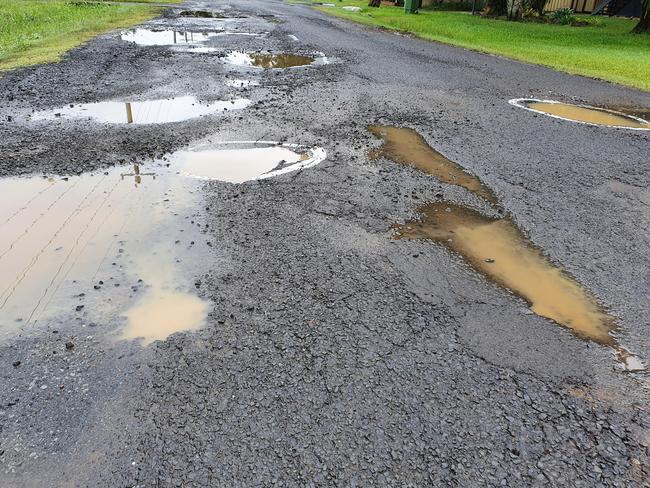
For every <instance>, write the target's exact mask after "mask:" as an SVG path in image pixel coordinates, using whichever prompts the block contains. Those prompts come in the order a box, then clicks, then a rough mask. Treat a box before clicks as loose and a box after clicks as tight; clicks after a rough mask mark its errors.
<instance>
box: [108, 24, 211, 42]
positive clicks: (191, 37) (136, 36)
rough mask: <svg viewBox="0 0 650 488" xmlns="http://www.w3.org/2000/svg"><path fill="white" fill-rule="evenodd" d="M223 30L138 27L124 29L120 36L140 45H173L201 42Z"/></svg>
mask: <svg viewBox="0 0 650 488" xmlns="http://www.w3.org/2000/svg"><path fill="white" fill-rule="evenodd" d="M220 32H221V31H210V32H193V31H177V30H172V29H145V28H142V27H138V28H137V29H131V30H127V31H123V32H122V33H121V34H120V38H121V39H122V40H123V41H126V42H132V43H134V44H137V45H139V46H173V45H177V44H199V43H202V42H205V41H207V40H208V39H210V38H212V37H215V36H217V35H219V33H220Z"/></svg>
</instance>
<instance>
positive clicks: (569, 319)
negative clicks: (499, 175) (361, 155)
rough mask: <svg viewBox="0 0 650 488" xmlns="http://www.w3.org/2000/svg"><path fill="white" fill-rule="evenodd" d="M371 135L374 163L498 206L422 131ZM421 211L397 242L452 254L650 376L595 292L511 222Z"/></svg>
mask: <svg viewBox="0 0 650 488" xmlns="http://www.w3.org/2000/svg"><path fill="white" fill-rule="evenodd" d="M369 130H370V131H371V132H372V133H373V134H375V135H376V136H378V137H380V138H382V139H383V140H384V145H383V146H381V147H380V148H379V150H378V151H375V152H374V154H372V155H371V157H374V158H376V157H379V156H382V157H385V158H387V159H390V160H392V161H394V162H396V163H399V164H405V165H411V166H414V167H416V168H418V169H420V170H421V171H422V172H424V173H426V174H429V175H433V176H435V177H437V178H438V179H440V180H441V181H443V182H445V183H451V184H458V185H460V186H463V187H464V188H466V189H468V190H469V191H471V192H473V193H475V194H476V195H478V196H481V197H483V198H485V199H487V200H489V201H490V202H492V203H493V204H494V203H498V202H496V198H495V197H494V195H493V193H492V192H491V191H490V190H489V189H487V188H486V187H485V186H484V185H483V184H482V183H481V182H480V181H479V180H478V179H477V178H475V177H473V176H471V175H469V174H467V173H465V172H464V171H463V170H462V168H461V167H460V166H458V165H457V164H456V163H454V162H451V161H449V160H447V159H446V158H445V157H444V156H442V155H440V153H438V152H437V151H435V150H434V149H433V148H431V147H429V146H428V145H427V144H426V142H425V141H424V139H423V138H422V137H421V136H420V135H419V134H417V132H415V131H413V130H411V129H401V128H396V127H381V126H371V127H369ZM418 212H419V214H420V219H418V220H415V221H410V222H406V223H404V224H395V225H393V229H394V231H395V235H394V237H395V238H396V239H426V240H430V241H433V242H436V243H439V244H441V245H443V246H445V247H447V248H449V249H450V250H452V251H453V252H455V253H457V254H458V255H460V256H461V257H462V258H463V259H464V260H465V261H466V262H467V263H468V264H469V265H470V266H471V267H472V268H473V269H474V270H476V271H477V272H479V273H480V274H482V275H483V276H484V277H486V278H487V279H489V280H490V281H492V282H493V283H496V284H497V285H499V286H500V287H502V288H505V289H507V290H509V291H511V292H512V293H514V294H515V295H517V296H519V297H520V298H522V299H524V300H525V301H526V302H527V303H528V305H529V307H530V310H531V311H532V312H534V313H535V314H537V315H539V316H541V317H545V318H547V319H550V320H552V321H554V322H555V323H557V324H559V325H561V326H563V327H566V328H568V329H570V330H571V331H573V332H574V333H575V334H576V335H577V336H578V337H580V338H582V339H586V340H590V341H594V342H597V343H599V344H603V345H606V346H610V347H612V348H613V349H614V351H615V352H616V359H617V360H618V361H619V362H620V363H621V364H622V366H623V367H624V368H625V369H627V370H629V371H638V370H642V369H645V366H644V365H643V363H642V362H641V361H640V359H639V358H638V357H636V356H634V355H633V354H631V353H630V352H629V351H628V350H627V349H625V348H624V347H623V346H621V345H620V344H619V343H618V342H617V340H616V338H615V336H614V335H613V333H614V332H615V331H616V330H617V329H618V325H617V323H616V319H615V318H614V317H613V316H611V315H610V314H609V313H607V311H606V310H605V309H604V307H603V306H602V305H601V304H600V303H599V302H598V300H597V299H596V298H595V297H594V295H593V294H592V293H591V292H589V290H587V289H585V288H584V287H583V286H582V285H580V283H578V282H577V281H576V280H575V279H573V278H572V277H571V276H570V275H569V274H568V273H566V272H565V271H564V270H563V269H562V268H560V267H559V266H556V265H555V264H553V263H552V262H551V261H550V260H549V259H548V258H547V257H546V256H545V255H544V253H543V252H542V251H541V250H540V249H539V248H537V247H536V246H535V245H534V244H533V243H532V242H531V241H530V240H529V239H528V238H527V237H526V236H525V235H524V234H523V232H522V231H521V230H520V229H519V228H518V227H517V225H516V224H515V223H514V222H513V221H512V220H511V219H509V218H497V219H493V218H490V217H486V216H485V215H483V214H481V213H480V212H478V211H476V210H473V209H471V208H468V207H465V206H462V205H457V204H452V203H448V202H444V201H443V202H434V203H427V204H425V205H423V206H421V207H419V208H418Z"/></svg>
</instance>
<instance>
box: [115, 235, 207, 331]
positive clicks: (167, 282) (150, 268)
mask: <svg viewBox="0 0 650 488" xmlns="http://www.w3.org/2000/svg"><path fill="white" fill-rule="evenodd" d="M165 254H167V256H164V255H165ZM161 255H162V256H161ZM176 257H177V256H176V253H170V252H169V250H168V249H166V248H165V246H164V245H162V246H161V245H158V246H154V247H153V248H152V249H151V254H150V255H147V256H143V257H142V258H141V259H140V260H139V261H138V262H137V263H136V264H135V268H136V273H137V275H138V276H139V277H140V279H142V280H143V282H144V283H146V290H145V294H144V296H143V297H142V298H140V299H139V300H138V301H137V302H136V303H135V305H134V306H133V307H131V308H130V309H128V310H127V311H126V312H124V314H123V315H124V316H125V317H126V319H127V324H126V327H125V328H124V330H123V332H122V335H121V337H122V338H124V339H142V342H143V343H144V344H149V343H151V342H153V341H155V340H162V339H165V338H166V337H168V336H169V335H171V334H173V333H174V332H178V331H181V330H183V331H192V330H197V329H199V328H201V327H202V326H203V325H205V319H206V317H207V314H208V311H209V304H208V302H206V301H205V300H202V299H200V298H199V297H197V296H196V295H193V294H191V293H188V292H187V291H186V289H185V288H183V287H181V286H179V285H178V276H179V275H180V273H179V272H178V270H176V269H174V267H172V266H166V267H163V266H161V265H160V263H161V261H163V262H173V260H174V258H176ZM161 258H162V259H161Z"/></svg>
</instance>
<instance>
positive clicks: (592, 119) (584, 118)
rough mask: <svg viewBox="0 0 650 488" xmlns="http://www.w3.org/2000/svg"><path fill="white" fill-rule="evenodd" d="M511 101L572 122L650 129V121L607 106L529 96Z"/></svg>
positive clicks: (513, 103)
mask: <svg viewBox="0 0 650 488" xmlns="http://www.w3.org/2000/svg"><path fill="white" fill-rule="evenodd" d="M509 102H510V104H512V105H514V106H516V107H520V108H524V109H526V110H530V111H533V112H536V113H539V114H543V115H548V116H550V117H554V118H557V119H562V120H568V121H571V122H581V123H584V124H589V125H599V126H606V127H616V128H624V129H635V130H650V122H649V121H647V120H644V119H642V118H640V117H637V116H635V115H630V114H627V113H623V112H619V111H616V110H611V109H607V108H599V107H590V106H588V105H573V104H570V103H563V102H557V101H554V100H537V99H527V98H516V99H513V100H510V101H509Z"/></svg>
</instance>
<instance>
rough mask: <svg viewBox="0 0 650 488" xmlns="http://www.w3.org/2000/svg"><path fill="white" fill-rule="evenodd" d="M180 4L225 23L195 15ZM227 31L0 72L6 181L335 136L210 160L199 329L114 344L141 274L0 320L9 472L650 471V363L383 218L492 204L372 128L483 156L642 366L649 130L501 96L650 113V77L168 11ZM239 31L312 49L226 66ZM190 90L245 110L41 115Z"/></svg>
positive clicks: (33, 478) (496, 184)
mask: <svg viewBox="0 0 650 488" xmlns="http://www.w3.org/2000/svg"><path fill="white" fill-rule="evenodd" d="M188 8H193V9H200V8H203V9H208V10H212V11H220V12H222V13H224V14H225V15H226V17H228V18H227V19H225V20H224V19H194V18H186V17H180V16H179V13H180V11H181V10H183V9H188ZM217 25H218V26H219V27H218V30H223V29H226V30H228V29H230V30H231V31H232V32H238V34H232V32H231V34H228V35H214V36H205V37H206V38H205V39H203V38H201V42H200V46H201V47H203V48H206V49H195V48H188V49H185V48H184V46H170V45H139V44H136V43H133V42H129V41H128V40H125V39H122V38H121V35H120V33H119V32H113V33H111V34H107V35H104V36H101V37H98V38H96V39H95V40H93V41H91V42H89V43H88V44H86V45H84V46H82V47H80V48H78V49H75V50H73V51H72V52H70V53H69V54H67V55H66V56H65V57H64V59H63V60H62V61H61V62H60V63H56V64H51V65H44V66H37V67H33V68H27V69H21V70H17V71H13V72H10V73H7V74H4V75H3V76H2V78H0V146H2V151H0V175H2V176H3V177H15V176H20V175H37V176H39V178H40V175H43V174H45V175H48V176H50V177H52V178H53V179H52V181H54V180H56V181H60V179H61V178H62V177H67V178H69V182H70V181H76V180H74V178H76V177H77V176H75V175H78V174H80V173H84V174H85V173H93V174H94V175H97V176H98V177H100V178H101V177H102V175H104V172H106V173H109V176H110V175H112V173H110V170H111V168H113V167H114V166H116V165H125V164H128V165H131V164H133V163H142V164H146V162H147V161H154V162H155V161H158V164H159V167H161V168H162V167H164V163H165V162H166V161H167V160H165V159H162V158H164V157H167V158H170V157H172V156H169V155H170V154H172V155H173V153H174V151H177V150H179V149H187V148H190V149H192V148H194V147H196V146H197V145H201V144H214V143H215V142H219V141H259V140H265V141H281V142H286V143H288V144H298V145H300V146H301V147H306V148H322V149H324V150H325V152H326V153H327V157H326V159H325V160H324V161H322V162H320V164H317V165H315V166H313V167H310V168H305V169H303V170H299V171H293V172H288V173H286V174H282V175H279V176H277V177H276V178H269V179H265V180H259V181H248V182H245V183H241V184H236V183H235V184H233V183H228V182H223V181H214V180H213V181H203V180H201V181H200V183H199V184H198V186H197V189H195V190H194V191H193V193H192V195H193V197H192V198H195V199H196V200H195V201H193V202H194V203H192V206H190V207H189V208H185V209H184V210H185V211H186V214H183V215H185V216H187V219H188V222H189V221H190V220H189V219H191V222H192V226H190V227H192V228H197V229H199V230H194V231H191V232H194V233H195V234H196V236H198V237H196V242H197V246H198V243H199V239H200V240H201V243H202V247H201V249H200V250H197V251H196V252H192V251H188V252H185V254H182V253H181V254H182V256H184V259H177V261H179V262H180V261H183V262H185V261H187V262H191V261H192V260H194V261H193V263H194V264H192V265H191V266H190V265H188V266H187V267H186V268H182V270H181V271H182V272H181V273H180V274H179V275H178V276H177V278H174V279H175V280H177V281H178V283H188V284H189V289H191V290H192V294H193V296H196V297H199V298H200V299H201V300H203V301H204V302H205V303H209V311H208V315H207V319H206V321H205V325H204V326H203V327H202V328H200V329H198V330H194V331H184V332H179V333H176V334H173V335H171V336H169V337H168V338H166V339H164V340H159V341H150V342H149V343H143V342H142V341H137V340H130V339H124V338H122V337H123V336H122V335H120V334H121V331H123V327H124V317H123V316H122V315H121V314H120V310H121V308H120V307H121V304H126V303H127V302H129V300H137V299H138V298H139V297H140V295H139V294H140V293H142V291H141V290H139V288H138V286H139V283H141V282H140V281H138V280H137V278H138V276H140V275H136V276H134V277H133V278H132V281H129V282H128V283H127V282H122V285H123V286H120V287H118V286H111V287H108V286H105V285H104V283H103V282H102V284H101V285H100V284H96V285H95V286H87V285H86V284H85V283H83V282H82V281H75V280H73V281H70V280H68V281H70V282H69V283H68V282H66V285H65V286H67V287H68V288H66V290H70V291H69V292H67V291H66V293H67V295H65V296H66V297H67V298H65V297H64V298H65V299H66V300H68V301H70V300H71V303H72V305H70V306H69V307H68V305H67V303H68V302H66V301H65V300H64V299H63V298H62V299H61V300H63V301H60V302H59V301H58V299H56V298H55V299H54V301H53V303H56V302H58V303H61V304H64V306H62V307H63V308H62V309H61V310H58V311H57V312H56V313H52V314H51V315H50V316H49V318H47V319H41V320H39V321H37V322H36V323H33V322H30V321H29V320H27V321H22V322H21V321H18V322H16V320H13V319H12V320H11V321H9V320H3V323H2V341H1V342H0V358H1V359H2V362H3V366H2V368H1V370H0V371H1V373H0V375H1V377H2V380H1V382H0V401H1V405H0V469H1V470H2V471H0V485H1V486H3V487H64V486H74V487H85V486H88V487H116V488H117V487H135V486H137V487H145V486H155V487H172V486H173V487H176V486H180V487H217V486H227V487H231V486H246V487H250V486H296V487H303V486H345V487H352V486H359V487H365V486H391V487H398V486H399V487H407V486H411V487H420V486H459V487H474V486H476V487H478V486H510V487H522V486H570V487H594V486H621V487H641V486H650V456H649V453H650V451H649V449H650V413H649V412H648V409H649V408H650V407H649V405H650V389H649V387H648V384H649V381H650V379H649V378H648V376H647V373H646V372H644V371H641V372H636V373H633V372H627V371H623V370H622V368H621V364H620V363H619V362H617V361H616V358H615V357H614V352H613V350H612V348H610V347H606V346H603V345H600V344H597V343H594V342H590V341H586V340H582V339H580V338H578V337H576V336H575V335H574V334H573V333H572V332H571V331H570V330H568V329H567V328H564V327H560V326H558V325H557V324H556V323H554V322H552V321H551V320H547V319H544V318H542V317H540V316H538V315H536V314H534V313H531V311H530V310H529V308H528V305H527V303H526V302H525V301H524V300H522V299H521V298H519V297H517V296H515V295H514V294H513V293H510V292H508V291H507V290H504V289H503V288H502V287H499V286H498V285H496V284H495V283H493V282H491V281H489V280H488V279H486V278H485V277H484V276H482V275H480V274H478V273H477V272H475V271H474V270H473V269H472V268H471V267H470V266H469V265H468V264H467V263H466V262H465V261H464V260H463V259H462V258H461V257H460V256H458V255H457V254H455V253H454V252H452V251H450V250H449V249H447V248H446V247H444V246H441V245H439V244H435V243H433V242H429V241H426V240H412V241H409V240H404V239H401V240H395V239H393V238H392V236H393V231H392V230H391V226H392V225H393V224H395V223H401V222H405V221H407V220H412V219H414V218H417V215H418V214H417V208H418V206H420V205H421V204H422V203H424V202H427V201H441V200H444V201H447V202H455V203H458V204H463V205H470V206H473V207H474V208H476V209H478V210H481V211H483V212H485V213H486V214H489V212H490V211H491V210H490V208H489V206H488V205H486V204H485V202H482V201H480V199H478V198H477V197H476V195H473V194H471V193H470V192H468V191H466V190H464V189H463V188H460V187H458V186H455V185H449V184H444V183H442V182H440V181H439V180H438V179H436V178H434V177H432V176H429V175H426V174H423V173H421V172H419V171H418V170H416V169H414V168H409V167H405V166H401V165H398V164H395V163H394V162H391V161H389V160H388V159H386V158H378V159H376V160H372V159H371V158H370V157H369V151H371V150H372V149H373V148H375V147H377V146H378V144H379V140H378V139H376V138H375V137H374V136H373V135H372V134H371V133H370V132H369V131H368V129H367V127H368V126H369V125H371V124H383V125H394V126H399V127H409V128H412V129H415V130H417V131H418V132H419V133H420V134H421V135H422V136H423V137H424V138H425V139H426V141H427V142H428V143H429V145H430V146H432V147H433V148H435V149H436V150H438V151H440V152H441V153H442V154H444V155H445V156H446V157H448V158H449V159H451V160H453V161H455V162H457V163H458V164H459V165H461V166H462V167H463V168H465V169H466V170H467V171H469V172H470V173H472V174H474V175H476V176H478V177H479V178H480V179H481V181H482V182H483V183H484V184H485V186H486V187H488V188H489V189H490V191H491V192H492V193H493V194H494V195H495V196H496V198H498V201H499V202H500V205H501V208H502V211H503V212H504V213H505V214H507V215H509V216H510V218H512V220H513V221H514V222H516V224H517V225H518V226H519V228H521V229H522V230H523V232H524V233H525V234H526V235H527V236H528V237H529V238H530V240H531V241H532V242H533V243H534V244H535V245H536V246H538V247H539V248H540V249H541V250H543V252H544V253H545V255H546V256H548V258H549V259H550V260H551V261H552V262H553V263H555V264H557V265H558V266H561V267H563V268H564V269H565V270H566V271H567V272H568V273H570V274H571V275H572V276H573V277H574V278H575V279H576V280H577V281H578V282H579V283H581V284H582V285H583V286H584V287H585V289H588V290H590V292H591V293H592V294H593V295H594V296H595V297H597V298H598V299H599V300H600V302H601V303H602V304H603V305H604V306H605V307H606V308H607V310H608V311H609V313H611V314H612V315H613V316H615V317H616V318H617V321H618V323H619V326H620V330H619V331H618V332H617V339H618V341H619V342H620V344H622V345H624V346H625V347H626V348H627V349H629V350H630V351H632V352H633V353H634V354H636V355H637V356H638V358H639V359H640V360H642V361H643V362H645V363H647V362H648V361H649V360H650V341H649V340H648V337H649V332H650V330H649V328H650V308H649V307H648V295H649V290H650V274H649V273H648V254H649V253H648V250H649V248H650V230H649V229H650V144H649V142H650V133H649V132H641V131H631V130H620V129H612V128H608V127H597V126H591V125H584V124H579V123H572V122H567V121H564V120H558V119H554V118H550V117H546V116H543V115H538V114H534V113H532V112H530V111H527V110H523V109H521V108H517V107H514V106H512V105H510V104H509V103H508V100H510V99H513V98H519V97H535V98H540V99H554V100H561V101H567V102H580V103H588V104H590V105H602V106H617V107H621V106H622V107H629V108H639V109H648V108H650V96H649V95H648V94H646V93H642V92H639V91H635V90H631V89H626V88H622V87H620V86H616V85H613V84H609V83H605V82H601V81H596V80H591V79H586V78H581V77H575V76H569V75H566V74H561V73H557V72H554V71H551V70H548V69H545V68H541V67H537V66H531V65H527V64H522V63H518V62H514V61H509V60H505V59H501V58H498V57H494V56H488V55H483V54H479V53H475V52H470V51H465V50H462V49H457V48H453V47H449V46H445V45H441V44H436V43H429V42H424V41H421V40H417V39H413V38H411V37H407V36H402V35H398V34H394V33H388V32H383V31H379V30H375V29H368V28H364V27H360V26H357V25H354V24H351V23H348V22H345V21H341V20H337V19H335V18H332V17H329V16H327V15H325V14H322V13H319V12H317V11H314V10H312V9H311V8H309V7H307V6H305V5H291V4H287V3H282V2H279V1H271V0H269V1H261V0H247V1H244V0H239V1H227V2H226V1H214V2H208V1H202V2H201V1H189V2H187V3H186V4H185V5H184V6H182V7H176V8H170V9H169V10H167V12H166V13H165V15H164V16H163V17H161V18H159V19H156V20H154V21H152V22H151V23H150V25H149V27H152V28H154V29H155V30H157V31H159V30H160V29H171V30H176V31H178V32H188V31H193V32H195V33H197V32H198V33H200V32H203V33H206V32H211V31H213V30H216V29H217V28H216V27H215V26H217ZM242 34H260V35H242ZM196 35H198V34H196ZM233 51H235V52H237V51H239V52H248V53H254V52H257V51H263V52H273V53H293V54H302V55H313V56H315V57H316V58H318V60H319V62H317V63H315V64H313V65H310V66H306V67H294V68H290V69H260V68H255V67H252V66H242V65H237V64H233V63H230V62H228V60H229V59H230V60H232V59H235V58H236V56H232V55H230V56H231V57H230V58H229V57H228V56H229V53H231V52H233ZM323 58H325V59H323ZM234 80H245V81H246V82H253V83H250V84H246V85H245V86H242V84H241V82H240V81H234ZM226 81H230V83H225V82H226ZM187 95H191V96H194V97H196V98H197V99H198V100H200V101H204V102H206V101H207V102H212V101H218V100H227V101H230V100H234V99H246V100H250V105H248V106H246V107H245V108H241V109H240V110H230V111H228V112H227V113H223V114H219V115H208V116H205V117H200V118H194V119H190V120H187V121H182V122H170V123H165V124H144V125H131V124H123V125H114V124H113V125H111V124H106V123H100V122H89V121H88V120H80V119H74V118H67V117H65V116H57V115H54V116H53V117H54V118H53V119H50V120H45V121H43V120H40V121H39V120H37V117H33V116H31V117H30V114H32V113H33V112H39V113H41V112H43V111H48V110H49V111H54V112H56V113H58V112H57V111H60V110H62V107H67V106H69V104H78V103H88V102H100V101H106V100H125V99H129V98H135V99H138V100H150V99H157V98H166V97H171V96H176V97H179V96H187ZM247 103H248V102H247ZM161 161H162V162H163V164H161V163H160V162H161ZM170 167H171V168H173V165H172V166H170ZM126 168H127V169H125V170H124V171H127V170H130V166H127V167H126ZM135 173H137V171H135ZM129 174H132V173H129ZM138 177H139V178H140V176H138ZM168 177H169V178H173V177H174V175H173V174H170V175H168ZM141 178H143V179H146V177H145V176H141ZM162 179H163V178H162V177H159V178H158V179H157V180H156V182H157V184H159V183H158V182H160V181H161V180H162ZM3 181H8V180H6V178H5V179H2V180H0V184H3V183H2V182H3ZM12 181H14V180H12ZM16 181H23V180H16ZM93 181H94V180H93ZM147 181H150V180H147ZM30 184H31V183H30ZM149 184H152V183H149ZM3 188H4V187H3ZM141 189H142V188H141ZM48 191H49V190H48ZM141 193H144V192H141ZM10 198H14V199H15V196H11V195H9V194H8V193H7V192H4V195H0V202H2V201H3V199H5V202H9V199H10ZM107 198H108V197H107ZM144 198H145V199H146V198H147V196H146V195H145V197H144ZM168 200H170V198H165V199H163V198H162V197H161V199H160V201H164V202H167V201H168ZM171 200H174V198H171ZM11 202H13V200H11ZM171 203H174V202H171ZM171 203H170V204H171ZM7 205H9V203H7ZM116 212H117V210H116ZM170 212H172V213H174V214H176V213H178V212H177V211H176V210H173V211H170ZM116 215H117V218H118V219H122V218H123V216H121V215H120V214H119V212H118V213H117V214H116ZM36 218H38V217H36ZM46 220H47V219H46ZM36 225H37V226H39V225H41V223H40V221H39V223H38V224H36ZM143 225H144V224H143ZM173 225H176V224H173ZM188 229H189V227H188ZM0 231H1V229H0ZM187 232H190V230H188V231H187ZM192 235H194V234H192ZM150 239H152V240H149V241H143V242H145V244H146V245H141V247H142V246H144V249H148V248H147V246H148V245H149V243H150V244H151V248H153V247H154V245H155V244H157V242H156V240H157V239H159V240H168V241H170V242H172V243H174V242H177V243H179V244H178V246H183V245H185V244H186V241H185V240H183V239H185V238H184V237H183V238H181V237H178V238H176V237H174V236H172V233H171V232H167V233H165V232H160V233H159V234H158V237H157V238H156V237H151V238H150ZM174 239H176V241H174ZM192 239H195V238H194V237H192ZM186 240H188V239H186ZM191 244H192V245H194V240H192V243H191ZM129 245H130V244H129V243H127V244H124V246H123V248H120V249H119V250H118V249H117V247H119V246H116V248H115V249H114V250H115V255H116V256H118V255H119V254H121V253H129V252H132V248H130V247H129ZM178 246H177V247H178ZM188 246H189V244H188ZM19 247H20V246H19ZM62 252H65V249H63V250H62ZM107 252H108V251H107ZM111 252H112V251H111ZM179 252H180V251H179ZM151 254H155V253H154V252H151ZM111 256H112V255H111ZM197 256H198V257H197ZM115 259H117V258H115ZM108 261H110V258H109V259H108ZM136 261H137V260H136ZM116 262H117V261H116ZM0 264H1V263H0ZM136 274H137V273H136ZM115 276H117V275H115ZM104 279H108V278H104ZM141 279H143V280H144V282H146V281H147V279H146V278H144V275H142V277H141ZM117 284H119V283H115V284H114V285H117ZM57 289H58V288H57ZM3 293H4V292H3ZM46 296H47V295H46ZM93 297H94V298H93ZM80 307H81V308H80ZM111 307H112V308H111ZM96 311H97V314H96V315H97V317H99V318H95V315H93V314H94V313H95V312H96ZM99 311H102V313H101V314H100V313H99ZM46 317H48V316H47V315H46Z"/></svg>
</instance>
